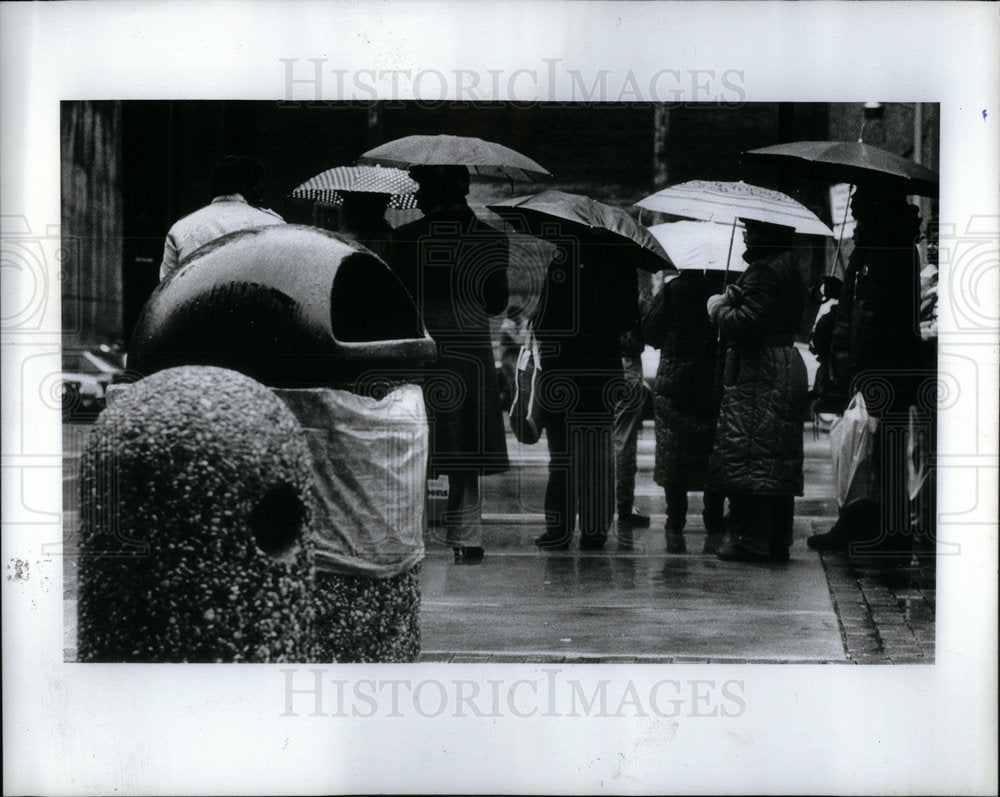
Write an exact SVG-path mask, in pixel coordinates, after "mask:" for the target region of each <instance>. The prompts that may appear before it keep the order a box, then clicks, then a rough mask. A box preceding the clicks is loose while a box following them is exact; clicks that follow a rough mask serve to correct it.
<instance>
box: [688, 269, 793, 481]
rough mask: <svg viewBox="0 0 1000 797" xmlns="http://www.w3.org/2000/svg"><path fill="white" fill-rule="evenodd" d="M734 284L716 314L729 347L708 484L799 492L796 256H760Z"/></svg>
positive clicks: (717, 321)
mask: <svg viewBox="0 0 1000 797" xmlns="http://www.w3.org/2000/svg"><path fill="white" fill-rule="evenodd" d="M748 256H750V257H754V255H753V254H752V253H751V252H748ZM736 287H737V290H732V291H730V292H729V294H727V297H726V300H725V301H724V303H723V305H722V307H721V308H719V310H718V311H717V313H716V316H715V321H716V324H717V326H718V328H719V332H720V334H721V336H722V340H723V342H724V343H726V344H727V347H726V359H725V365H724V368H723V376H722V387H723V393H722V404H721V407H720V410H719V422H718V426H717V427H716V432H715V442H714V445H713V450H712V456H711V459H710V461H709V473H708V479H707V482H708V484H709V486H711V487H714V488H715V489H717V490H720V491H722V492H725V493H728V494H733V493H753V494H762V495H802V490H803V478H802V461H803V441H802V417H803V410H804V408H805V404H806V400H807V392H808V381H807V377H806V367H805V364H804V363H803V362H802V356H801V355H800V354H799V352H798V350H796V349H795V347H794V346H793V345H792V344H793V342H794V336H795V331H796V329H797V328H798V324H799V319H800V318H801V316H802V310H803V304H804V300H805V290H804V288H803V285H802V279H801V277H800V276H799V272H798V267H797V265H796V262H795V257H794V255H793V254H792V253H791V252H789V251H787V250H785V251H778V252H773V251H772V253H767V254H764V255H763V256H760V255H757V256H756V257H755V258H754V259H752V260H750V265H749V267H748V268H747V270H746V271H745V272H744V273H743V275H742V276H741V277H740V279H739V281H738V282H737V283H736Z"/></svg>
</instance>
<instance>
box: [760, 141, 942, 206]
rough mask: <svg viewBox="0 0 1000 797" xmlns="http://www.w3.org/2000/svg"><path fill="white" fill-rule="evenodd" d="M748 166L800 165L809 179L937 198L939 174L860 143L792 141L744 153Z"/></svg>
mask: <svg viewBox="0 0 1000 797" xmlns="http://www.w3.org/2000/svg"><path fill="white" fill-rule="evenodd" d="M743 156H744V159H745V160H746V161H747V162H754V161H757V162H760V163H776V164H779V163H780V164H786V165H789V166H791V165H797V166H800V167H801V172H802V173H803V174H806V175H809V174H811V175H814V176H815V177H817V178H820V179H824V180H829V181H830V182H835V183H853V184H854V185H863V184H865V183H870V182H876V181H878V182H883V183H885V182H888V183H890V184H893V183H894V184H896V185H898V186H899V187H900V188H901V189H903V190H904V191H905V192H906V193H907V194H916V195H919V196H935V195H936V194H937V191H938V183H939V178H938V174H937V172H935V171H933V170H931V169H928V168H927V167H926V166H921V165H920V164H919V163H914V162H913V161H911V160H907V159H906V158H901V157H900V156H899V155H894V154H893V153H891V152H887V151H886V150H884V149H879V148H878V147H873V146H871V145H870V144H862V143H861V142H859V141H792V142H791V143H788V144H776V145H775V146H773V147H762V148H761V149H752V150H750V151H748V152H744V153H743Z"/></svg>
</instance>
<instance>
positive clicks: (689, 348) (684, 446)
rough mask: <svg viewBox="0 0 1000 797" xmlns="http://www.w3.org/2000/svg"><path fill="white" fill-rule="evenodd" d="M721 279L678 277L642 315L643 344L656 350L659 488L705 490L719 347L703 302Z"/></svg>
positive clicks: (717, 275)
mask: <svg viewBox="0 0 1000 797" xmlns="http://www.w3.org/2000/svg"><path fill="white" fill-rule="evenodd" d="M724 279H725V275H724V274H723V273H722V272H719V271H709V272H703V271H695V270H692V271H682V272H681V273H680V274H679V275H678V276H677V277H675V278H674V279H672V280H670V281H668V282H667V283H666V284H664V286H663V294H662V296H661V297H660V298H659V300H654V301H653V302H652V303H651V307H650V308H649V309H650V312H649V313H648V314H647V315H646V324H645V325H644V326H645V327H646V328H645V330H644V331H645V333H646V340H647V342H649V343H650V344H651V345H653V346H655V347H656V348H658V349H660V363H659V366H658V367H657V369H656V383H655V390H654V394H653V414H654V427H655V432H656V456H655V462H654V469H653V480H654V481H655V482H656V483H657V484H659V485H661V486H663V487H671V486H675V485H676V486H680V487H686V488H687V489H690V490H701V489H702V488H703V487H704V484H705V473H706V471H707V468H708V458H709V455H710V454H711V451H712V438H713V436H714V435H715V423H716V419H717V417H718V414H719V397H718V391H717V385H716V377H717V371H718V362H719V357H718V351H719V341H718V335H717V333H716V329H715V326H714V325H713V324H712V322H711V320H709V318H708V315H707V314H706V313H705V302H706V300H707V299H708V297H709V296H711V295H712V294H714V293H719V292H721V291H722V286H723V281H724Z"/></svg>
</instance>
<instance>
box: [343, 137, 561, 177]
mask: <svg viewBox="0 0 1000 797" xmlns="http://www.w3.org/2000/svg"><path fill="white" fill-rule="evenodd" d="M358 163H378V164H382V165H383V166H396V167H398V168H401V169H408V168H410V167H411V166H465V167H466V168H468V170H469V172H470V173H471V174H478V175H483V176H485V177H503V178H506V179H511V180H521V181H528V182H534V181H537V180H542V179H544V178H546V177H551V176H552V175H551V174H550V173H549V171H548V170H547V169H545V168H544V167H543V166H540V165H539V164H537V163H535V161H533V160H532V159H531V158H529V157H527V156H525V155H522V154H521V153H520V152H515V151H514V150H512V149H511V148H510V147H505V146H504V145H503V144H497V143H495V142H493V141H484V140H483V139H481V138H475V137H474V136H450V135H445V134H441V135H436V136H426V135H415V136H405V137H403V138H397V139H395V140H394V141H388V142H386V143H385V144H381V145H379V146H377V147H375V148H374V149H370V150H368V151H367V152H366V153H364V154H363V155H362V156H361V157H360V158H358Z"/></svg>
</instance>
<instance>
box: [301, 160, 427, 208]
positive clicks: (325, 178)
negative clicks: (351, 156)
mask: <svg viewBox="0 0 1000 797" xmlns="http://www.w3.org/2000/svg"><path fill="white" fill-rule="evenodd" d="M416 190H417V184H416V183H415V182H414V181H413V180H411V179H410V176H409V175H408V174H407V173H406V172H405V171H403V170H402V169H394V168H391V167H385V166H335V167H334V168H332V169H327V170H326V171H325V172H320V173H319V174H317V175H316V176H315V177H311V178H309V179H308V180H306V181H305V182H304V183H302V185H300V186H299V187H298V188H296V189H295V190H294V191H292V196H293V197H295V198H296V199H312V200H314V201H317V202H326V203H328V204H331V205H339V204H341V203H342V202H343V201H344V200H343V197H342V196H341V193H342V192H343V191H349V192H356V193H369V194H390V195H391V198H390V199H389V207H391V208H399V209H401V210H402V209H408V208H415V207H416V206H417V201H416V198H415V197H414V196H413V195H414V194H415V193H416Z"/></svg>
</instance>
